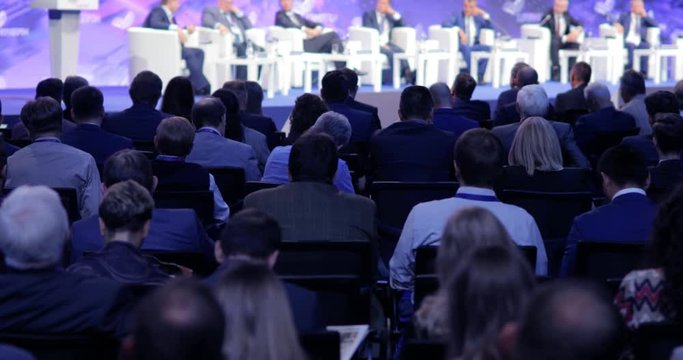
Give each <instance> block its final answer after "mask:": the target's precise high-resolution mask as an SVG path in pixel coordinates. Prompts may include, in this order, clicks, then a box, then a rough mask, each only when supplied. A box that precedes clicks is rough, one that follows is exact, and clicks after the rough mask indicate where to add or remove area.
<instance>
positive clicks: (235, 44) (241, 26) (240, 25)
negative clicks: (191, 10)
mask: <svg viewBox="0 0 683 360" xmlns="http://www.w3.org/2000/svg"><path fill="white" fill-rule="evenodd" d="M202 26H204V27H208V28H212V29H216V30H218V31H220V33H221V34H227V33H230V34H232V48H233V50H234V51H235V55H236V56H238V57H242V58H243V57H246V56H247V46H248V45H249V40H248V39H247V30H249V29H251V28H252V25H251V21H250V20H249V17H248V16H246V15H245V14H244V13H243V12H242V11H241V10H240V9H239V8H237V7H236V6H235V4H234V3H233V0H218V1H217V4H216V6H207V7H205V8H204V10H202ZM235 77H236V78H237V79H241V80H246V79H247V68H246V67H245V66H238V67H237V70H236V74H235Z"/></svg>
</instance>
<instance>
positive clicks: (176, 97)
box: [161, 76, 194, 119]
mask: <svg viewBox="0 0 683 360" xmlns="http://www.w3.org/2000/svg"><path fill="white" fill-rule="evenodd" d="M193 105H194V90H192V83H191V82H190V80H189V79H188V78H186V77H184V76H176V77H174V78H173V79H171V81H169V82H168V84H166V90H164V97H163V98H162V100H161V111H162V112H163V113H165V114H169V115H173V116H180V117H184V118H185V119H189V118H190V117H191V116H192V106H193Z"/></svg>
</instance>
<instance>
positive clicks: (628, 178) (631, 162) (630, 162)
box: [598, 145, 650, 191]
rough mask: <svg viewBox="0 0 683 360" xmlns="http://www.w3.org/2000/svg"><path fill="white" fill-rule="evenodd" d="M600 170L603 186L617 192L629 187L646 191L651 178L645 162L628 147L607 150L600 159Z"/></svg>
mask: <svg viewBox="0 0 683 360" xmlns="http://www.w3.org/2000/svg"><path fill="white" fill-rule="evenodd" d="M598 170H599V171H600V173H602V176H603V186H605V185H609V186H611V187H614V188H615V190H617V191H618V190H621V189H623V188H627V187H639V188H643V189H644V188H645V187H647V185H648V180H649V178H650V173H649V171H648V169H647V164H646V163H645V160H644V159H643V157H642V156H641V155H640V153H638V152H637V151H636V150H634V149H633V148H631V147H630V146H628V145H617V146H614V147H611V148H609V149H607V150H606V151H605V152H604V153H603V154H602V156H601V157H600V161H599V162H598ZM605 177H607V178H605Z"/></svg>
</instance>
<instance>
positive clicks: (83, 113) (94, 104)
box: [71, 86, 104, 123]
mask: <svg viewBox="0 0 683 360" xmlns="http://www.w3.org/2000/svg"><path fill="white" fill-rule="evenodd" d="M71 112H72V114H73V116H72V118H73V120H74V121H76V122H79V123H80V122H84V121H95V122H97V123H99V122H101V120H102V118H103V117H104V96H103V95H102V92H101V91H100V90H99V89H98V88H96V87H93V86H84V87H81V88H78V89H76V91H74V92H73V94H72V95H71Z"/></svg>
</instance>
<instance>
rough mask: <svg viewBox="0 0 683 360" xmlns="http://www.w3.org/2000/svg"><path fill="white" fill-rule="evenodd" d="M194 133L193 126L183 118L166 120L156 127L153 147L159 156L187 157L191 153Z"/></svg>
mask: <svg viewBox="0 0 683 360" xmlns="http://www.w3.org/2000/svg"><path fill="white" fill-rule="evenodd" d="M194 131H195V128H194V126H192V124H191V123H190V121H189V120H187V119H185V118H182V117H178V116H175V117H170V118H166V119H164V120H161V122H160V123H159V126H157V131H156V135H154V146H155V147H156V149H157V152H158V153H159V154H161V155H171V156H187V155H189V154H190V151H192V143H193V142H194Z"/></svg>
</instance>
